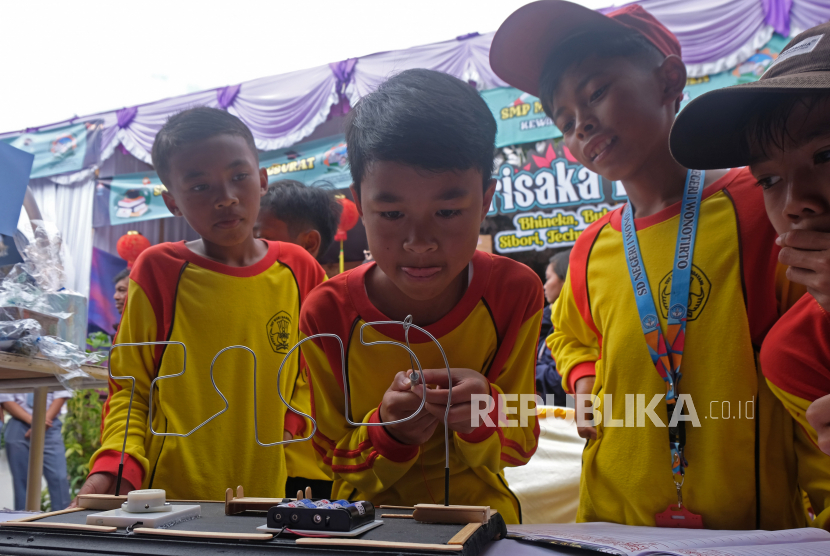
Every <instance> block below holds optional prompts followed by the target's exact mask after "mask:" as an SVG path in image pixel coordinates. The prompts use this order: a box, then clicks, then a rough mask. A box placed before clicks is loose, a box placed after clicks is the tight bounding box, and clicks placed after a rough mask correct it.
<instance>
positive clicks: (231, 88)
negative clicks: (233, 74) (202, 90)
mask: <svg viewBox="0 0 830 556" xmlns="http://www.w3.org/2000/svg"><path fill="white" fill-rule="evenodd" d="M241 87H242V85H228V86H227V87H222V88H221V89H219V90H217V91H216V100H217V101H218V102H219V108H221V109H222V110H227V109H228V106H230V105H231V104H233V101H235V100H236V95H238V94H239V89H240V88H241Z"/></svg>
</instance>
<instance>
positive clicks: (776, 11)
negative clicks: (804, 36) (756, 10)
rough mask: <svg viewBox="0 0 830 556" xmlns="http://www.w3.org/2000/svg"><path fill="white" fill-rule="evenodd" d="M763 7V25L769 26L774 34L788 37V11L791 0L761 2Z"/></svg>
mask: <svg viewBox="0 0 830 556" xmlns="http://www.w3.org/2000/svg"><path fill="white" fill-rule="evenodd" d="M762 4H763V6H764V23H766V24H767V25H770V26H771V27H772V28H773V29H774V30H775V32H776V33H778V34H779V35H783V36H785V37H788V36H790V10H791V9H792V7H793V0H762Z"/></svg>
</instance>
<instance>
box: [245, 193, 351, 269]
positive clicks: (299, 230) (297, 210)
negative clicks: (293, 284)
mask: <svg viewBox="0 0 830 556" xmlns="http://www.w3.org/2000/svg"><path fill="white" fill-rule="evenodd" d="M342 210H343V207H342V206H341V205H340V203H338V202H337V200H336V199H335V197H334V193H333V191H332V190H331V189H330V188H328V187H321V186H312V187H308V186H306V185H305V184H304V183H301V182H298V181H297V180H280V181H276V182H274V183H272V184H271V185H269V186H268V192H267V193H266V194H265V196H264V197H263V198H262V201H261V202H260V211H259V217H258V218H257V223H256V226H254V235H255V236H256V237H261V238H262V239H267V240H269V241H287V242H289V243H294V244H296V245H299V246H300V247H302V248H303V249H305V250H306V251H308V252H309V254H311V256H312V257H314V258H319V257H321V256H322V255H323V254H324V253H325V252H326V250H327V249H328V248H329V245H331V242H332V241H333V240H334V234H335V233H336V232H337V225H338V223H339V222H340V213H341V211H342Z"/></svg>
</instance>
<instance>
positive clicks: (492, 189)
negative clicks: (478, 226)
mask: <svg viewBox="0 0 830 556" xmlns="http://www.w3.org/2000/svg"><path fill="white" fill-rule="evenodd" d="M496 183H498V180H496V179H491V180H490V181H488V182H487V189H485V190H484V198H483V199H482V203H481V220H482V221H484V218H485V217H486V216H487V213H488V212H490V203H491V202H492V201H493V195H495V194H496Z"/></svg>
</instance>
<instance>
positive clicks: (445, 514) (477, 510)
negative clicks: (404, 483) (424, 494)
mask: <svg viewBox="0 0 830 556" xmlns="http://www.w3.org/2000/svg"><path fill="white" fill-rule="evenodd" d="M491 514H492V512H491V511H490V506H453V505H450V506H443V505H441V504H416V505H415V510H414V511H413V512H412V517H414V518H415V519H416V520H417V521H423V522H425V523H453V524H457V525H466V524H468V523H487V522H488V521H490V515H491Z"/></svg>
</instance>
